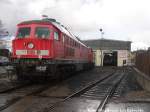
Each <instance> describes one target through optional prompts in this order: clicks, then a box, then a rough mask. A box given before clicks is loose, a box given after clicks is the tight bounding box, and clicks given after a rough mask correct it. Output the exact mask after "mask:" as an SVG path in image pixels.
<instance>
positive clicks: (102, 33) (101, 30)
mask: <svg viewBox="0 0 150 112" xmlns="http://www.w3.org/2000/svg"><path fill="white" fill-rule="evenodd" d="M99 31H100V32H101V39H103V35H104V32H103V29H102V28H100V29H99ZM100 46H101V40H99V49H100V52H101V66H102V65H103V64H102V62H103V54H102V49H101V48H100Z"/></svg>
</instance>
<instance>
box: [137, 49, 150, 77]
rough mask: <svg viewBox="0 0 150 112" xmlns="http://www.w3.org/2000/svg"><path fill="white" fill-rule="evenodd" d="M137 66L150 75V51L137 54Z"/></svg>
mask: <svg viewBox="0 0 150 112" xmlns="http://www.w3.org/2000/svg"><path fill="white" fill-rule="evenodd" d="M136 67H137V68H138V69H139V70H140V71H142V72H143V73H145V74H146V75H148V76H149V77H150V51H147V52H142V53H137V54H136Z"/></svg>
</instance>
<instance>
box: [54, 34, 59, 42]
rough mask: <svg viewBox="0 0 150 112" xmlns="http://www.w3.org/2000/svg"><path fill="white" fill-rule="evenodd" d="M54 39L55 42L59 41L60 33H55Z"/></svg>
mask: <svg viewBox="0 0 150 112" xmlns="http://www.w3.org/2000/svg"><path fill="white" fill-rule="evenodd" d="M54 39H55V40H59V34H58V32H54Z"/></svg>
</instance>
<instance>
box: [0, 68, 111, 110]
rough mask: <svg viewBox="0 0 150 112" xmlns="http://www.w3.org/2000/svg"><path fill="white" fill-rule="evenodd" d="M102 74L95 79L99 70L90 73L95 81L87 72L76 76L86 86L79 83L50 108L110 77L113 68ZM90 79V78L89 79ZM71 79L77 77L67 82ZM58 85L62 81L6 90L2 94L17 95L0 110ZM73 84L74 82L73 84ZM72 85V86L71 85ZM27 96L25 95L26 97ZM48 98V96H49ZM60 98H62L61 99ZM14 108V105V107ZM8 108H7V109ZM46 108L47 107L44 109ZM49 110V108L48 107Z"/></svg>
mask: <svg viewBox="0 0 150 112" xmlns="http://www.w3.org/2000/svg"><path fill="white" fill-rule="evenodd" d="M101 75H102V76H103V75H104V77H100V79H99V80H98V79H96V77H98V76H99V72H98V74H97V71H96V74H95V76H93V75H91V76H92V77H93V79H96V80H95V81H92V80H91V78H92V77H88V78H87V74H86V75H85V76H84V77H85V79H82V78H83V77H82V78H81V76H80V75H79V76H78V78H81V79H80V81H81V82H82V83H85V82H86V83H87V85H86V84H84V85H86V86H82V84H81V87H78V88H80V89H79V90H78V89H77V91H76V92H74V93H73V94H70V95H68V96H67V97H65V98H64V97H63V99H62V98H60V100H59V101H60V102H56V103H53V104H54V105H52V106H51V107H50V110H51V109H52V108H54V107H56V106H57V104H59V103H61V102H65V101H67V100H69V99H71V98H73V97H77V96H81V95H82V94H84V93H85V92H86V91H88V90H89V89H91V88H93V87H94V86H96V85H97V84H99V83H101V82H103V81H104V80H106V79H108V78H109V77H111V76H113V75H114V69H113V71H111V72H110V71H109V72H103V73H102V74H101ZM89 79H90V80H89ZM72 81H74V83H76V81H77V78H76V77H71V81H69V83H70V82H72ZM63 82H65V83H68V81H63ZM69 83H68V84H69ZM60 85H62V83H58V82H57V83H55V84H50V85H30V86H29V87H28V86H27V87H23V88H19V89H14V90H11V91H8V92H5V93H4V95H6V96H7V95H11V96H17V98H15V99H14V100H12V101H10V102H9V103H7V104H5V105H4V106H0V111H1V110H5V109H6V110H7V108H8V107H10V106H11V105H12V106H11V107H13V104H15V103H16V102H17V104H19V103H18V102H19V100H21V99H26V98H27V97H28V96H29V97H30V96H37V97H41V96H40V93H41V92H43V91H44V90H47V88H51V87H54V86H58V88H57V89H59V86H60ZM73 85H74V84H73ZM73 85H72V86H73ZM1 95H3V94H0V99H1ZM26 96H27V97H26ZM49 98H50V97H49ZM61 99H62V100H61ZM14 108H15V107H14ZM8 110H9V109H8ZM46 110H47V109H46ZM48 110H49V109H48Z"/></svg>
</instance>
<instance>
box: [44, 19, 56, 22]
mask: <svg viewBox="0 0 150 112" xmlns="http://www.w3.org/2000/svg"><path fill="white" fill-rule="evenodd" d="M42 20H43V21H50V22H56V19H53V18H45V19H42Z"/></svg>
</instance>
